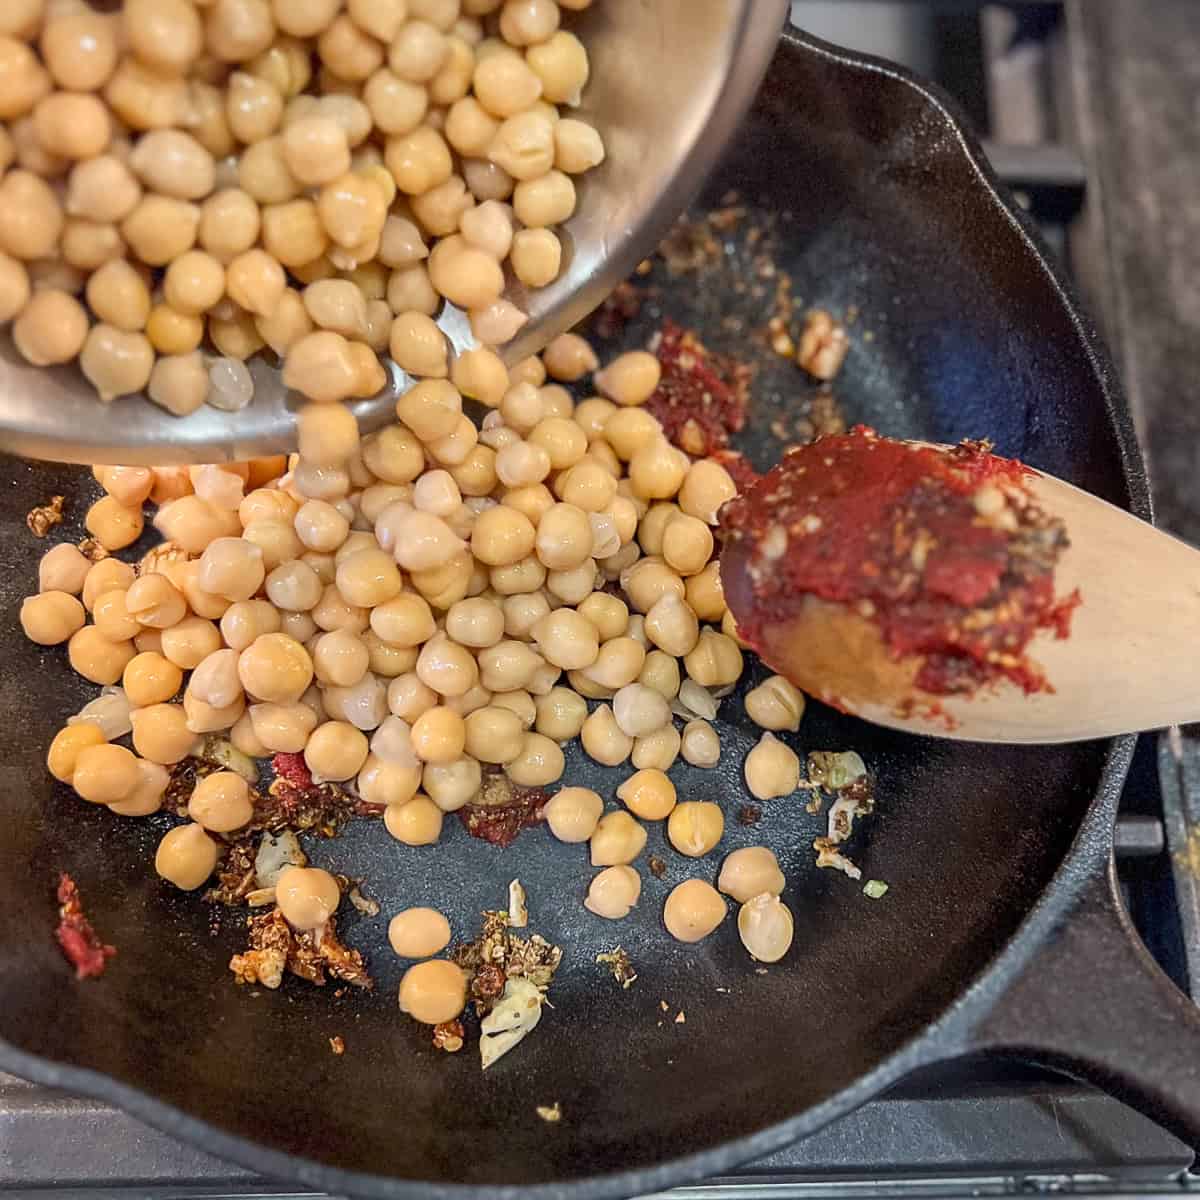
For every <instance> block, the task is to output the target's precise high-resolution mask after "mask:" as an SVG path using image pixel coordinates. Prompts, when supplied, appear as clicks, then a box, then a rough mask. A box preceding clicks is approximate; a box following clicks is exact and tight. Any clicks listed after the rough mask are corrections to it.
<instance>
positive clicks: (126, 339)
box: [79, 264, 154, 403]
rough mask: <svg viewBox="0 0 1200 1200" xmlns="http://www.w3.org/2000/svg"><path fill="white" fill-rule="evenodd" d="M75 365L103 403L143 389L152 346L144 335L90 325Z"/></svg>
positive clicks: (148, 378)
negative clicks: (77, 362) (77, 363)
mask: <svg viewBox="0 0 1200 1200" xmlns="http://www.w3.org/2000/svg"><path fill="white" fill-rule="evenodd" d="M109 265H112V264H109ZM79 366H80V369H81V370H82V371H83V374H84V375H85V376H86V377H87V380H88V382H89V383H90V384H91V385H92V386H93V387H94V388H95V389H96V392H97V393H98V394H99V396H100V399H101V400H102V401H104V402H106V403H107V402H108V401H111V400H114V399H116V397H117V396H128V395H132V394H134V393H136V392H140V391H142V390H144V388H145V387H146V385H147V384H148V383H149V382H150V371H151V369H152V368H153V366H154V348H153V347H152V346H151V345H150V342H149V340H148V339H147V338H146V337H145V335H144V334H141V333H129V332H126V331H124V330H121V329H118V328H116V327H115V326H113V325H104V324H102V325H94V326H92V329H91V331H90V332H89V333H88V335H87V339H86V340H85V341H84V343H83V349H82V350H81V351H80V354H79Z"/></svg>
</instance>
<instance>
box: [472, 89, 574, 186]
mask: <svg viewBox="0 0 1200 1200" xmlns="http://www.w3.org/2000/svg"><path fill="white" fill-rule="evenodd" d="M487 160H488V163H489V164H490V165H491V166H492V167H493V168H498V169H499V170H500V171H501V172H503V174H504V177H505V178H506V181H507V184H508V186H507V189H500V188H494V190H497V191H500V190H503V194H502V195H496V196H492V197H490V198H493V199H504V198H506V196H508V195H510V194H511V193H512V189H513V184H512V180H522V181H525V180H529V181H532V180H535V179H538V178H540V177H541V176H543V175H545V174H546V173H547V172H548V171H550V170H552V169H553V167H554V122H553V121H551V120H549V119H548V118H547V117H546V116H545V115H544V114H543V113H541V112H538V111H536V110H534V109H529V110H527V111H525V112H519V113H516V114H515V115H514V116H511V117H507V118H505V119H504V120H503V121H501V123H500V128H499V129H498V130H497V131H496V134H495V136H494V137H493V138H492V142H491V145H490V146H489V147H488V149H487ZM474 161H480V160H474ZM463 169H464V174H465V176H466V179H467V185H468V186H469V187H470V189H471V191H472V193H473V194H474V195H475V197H476V198H477V199H484V198H489V197H485V196H484V195H483V194H482V193H481V191H480V186H479V184H485V185H486V182H487V181H486V180H483V179H479V177H478V173H477V172H473V171H472V164H471V163H468V164H466V165H465V166H464V168H463ZM473 176H474V178H473ZM477 180H478V182H476V181H477Z"/></svg>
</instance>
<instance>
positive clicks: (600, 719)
mask: <svg viewBox="0 0 1200 1200" xmlns="http://www.w3.org/2000/svg"><path fill="white" fill-rule="evenodd" d="M579 737H580V741H581V742H582V744H583V748H584V750H585V751H587V753H588V755H589V756H590V757H591V758H593V759H595V760H596V762H598V763H603V764H604V765H605V766H607V767H615V766H617V765H618V764H619V763H623V762H624V761H625V760H626V759H627V758H628V757H629V754H630V751H632V749H633V737H632V736H631V735H630V734H627V733H626V732H625V731H624V730H623V729H621V727H620V726H619V725H618V724H617V721H616V719H615V718H614V716H613V711H612V709H611V708H609V706H608V705H607V704H601V705H600V706H599V707H598V708H597V709H596V710H595V711H594V712H593V713H592V714H591V715H590V716H589V717H588V718H587V720H585V721H584V723H583V726H582V728H581V729H580V731H579Z"/></svg>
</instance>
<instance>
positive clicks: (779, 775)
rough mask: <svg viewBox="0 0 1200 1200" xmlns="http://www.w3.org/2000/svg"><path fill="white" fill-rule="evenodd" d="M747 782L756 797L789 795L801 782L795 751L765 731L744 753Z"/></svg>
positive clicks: (768, 797)
mask: <svg viewBox="0 0 1200 1200" xmlns="http://www.w3.org/2000/svg"><path fill="white" fill-rule="evenodd" d="M745 774H746V786H747V787H748V788H749V789H750V793H751V795H753V796H754V798H755V799H756V800H771V799H774V798H775V797H777V796H790V795H791V794H792V792H794V791H795V790H796V788H797V787H799V785H800V760H799V758H797V757H796V752H795V751H794V750H793V749H792V748H791V747H790V746H788V745H786V744H785V743H784V742H781V741H780V740H779V739H778V738H777V737H776V736H775V735H774V734H773V733H764V734H763V735H762V737H761V738H760V739H759V741H758V745H756V746H755V747H754V749H753V750H751V751H750V753H749V754H748V755H747V756H746V766H745Z"/></svg>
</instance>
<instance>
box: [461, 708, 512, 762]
mask: <svg viewBox="0 0 1200 1200" xmlns="http://www.w3.org/2000/svg"><path fill="white" fill-rule="evenodd" d="M464 725H465V730H466V741H465V749H466V752H467V754H469V755H470V756H471V757H472V758H475V759H478V760H479V761H480V762H486V763H507V762H511V761H512V760H513V759H515V758H516V757H517V756H518V755H519V754H521V752H522V751H523V749H524V748H525V727H524V725H523V724H522V721H521V718H520V717H519V716H517V714H516V713H514V712H510V711H509V710H508V709H506V708H500V707H496V706H493V705H485V706H484V707H483V708H479V709H476V710H475V711H474V712H473V713H471V714H470V715H469V716H467V718H466V720H465V722H464Z"/></svg>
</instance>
